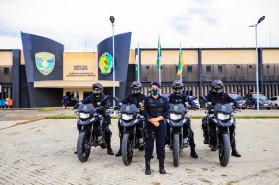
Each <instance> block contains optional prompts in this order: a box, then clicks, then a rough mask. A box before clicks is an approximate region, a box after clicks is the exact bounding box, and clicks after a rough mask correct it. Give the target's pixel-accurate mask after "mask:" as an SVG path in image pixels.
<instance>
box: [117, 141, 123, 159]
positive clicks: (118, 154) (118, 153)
mask: <svg viewBox="0 0 279 185" xmlns="http://www.w3.org/2000/svg"><path fill="white" fill-rule="evenodd" d="M121 148H122V140H121V139H120V146H119V150H118V152H117V153H116V154H115V157H119V156H122V153H121Z"/></svg>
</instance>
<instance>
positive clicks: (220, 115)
mask: <svg viewBox="0 0 279 185" xmlns="http://www.w3.org/2000/svg"><path fill="white" fill-rule="evenodd" d="M230 117H231V115H230V114H222V113H218V114H217V118H218V119H219V120H227V119H230Z"/></svg>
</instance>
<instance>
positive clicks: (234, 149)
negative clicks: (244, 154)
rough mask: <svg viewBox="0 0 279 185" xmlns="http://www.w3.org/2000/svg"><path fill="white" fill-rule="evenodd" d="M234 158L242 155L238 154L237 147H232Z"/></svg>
mask: <svg viewBox="0 0 279 185" xmlns="http://www.w3.org/2000/svg"><path fill="white" fill-rule="evenodd" d="M232 156H235V157H241V155H240V153H238V152H237V150H236V148H235V146H232Z"/></svg>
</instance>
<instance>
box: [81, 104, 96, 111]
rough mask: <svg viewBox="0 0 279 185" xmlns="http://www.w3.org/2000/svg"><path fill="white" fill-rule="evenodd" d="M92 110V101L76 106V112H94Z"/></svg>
mask: <svg viewBox="0 0 279 185" xmlns="http://www.w3.org/2000/svg"><path fill="white" fill-rule="evenodd" d="M94 111H95V108H94V106H93V104H92V103H88V104H80V105H79V106H78V112H85V113H86V112H87V113H90V112H94Z"/></svg>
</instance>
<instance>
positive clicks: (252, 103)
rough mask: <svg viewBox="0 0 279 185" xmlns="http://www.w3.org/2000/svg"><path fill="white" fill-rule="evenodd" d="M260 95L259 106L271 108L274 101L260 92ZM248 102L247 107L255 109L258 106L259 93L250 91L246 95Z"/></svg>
mask: <svg viewBox="0 0 279 185" xmlns="http://www.w3.org/2000/svg"><path fill="white" fill-rule="evenodd" d="M258 95H259V108H267V109H271V107H272V103H271V101H270V100H269V99H268V98H267V97H266V96H265V95H263V94H258ZM244 98H245V99H246V103H247V108H248V107H252V108H254V109H256V108H257V93H249V94H247V95H246V96H245V97H244Z"/></svg>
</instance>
